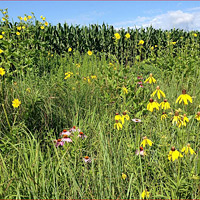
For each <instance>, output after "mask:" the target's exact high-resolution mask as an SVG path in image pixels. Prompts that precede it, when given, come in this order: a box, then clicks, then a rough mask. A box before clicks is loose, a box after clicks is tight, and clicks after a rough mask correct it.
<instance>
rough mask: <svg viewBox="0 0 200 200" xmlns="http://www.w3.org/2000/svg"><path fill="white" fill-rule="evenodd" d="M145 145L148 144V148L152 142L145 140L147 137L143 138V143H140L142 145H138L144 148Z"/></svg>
mask: <svg viewBox="0 0 200 200" xmlns="http://www.w3.org/2000/svg"><path fill="white" fill-rule="evenodd" d="M147 144H148V145H149V146H152V144H153V142H152V141H151V140H149V139H147V137H146V136H145V137H143V141H142V143H141V144H140V146H142V145H143V147H145V146H146V145H147Z"/></svg>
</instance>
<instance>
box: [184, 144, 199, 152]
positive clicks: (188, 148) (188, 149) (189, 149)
mask: <svg viewBox="0 0 200 200" xmlns="http://www.w3.org/2000/svg"><path fill="white" fill-rule="evenodd" d="M181 152H185V154H188V152H190V153H191V154H196V153H195V151H194V150H193V149H192V148H191V147H190V144H187V146H186V147H183V148H182V150H181Z"/></svg>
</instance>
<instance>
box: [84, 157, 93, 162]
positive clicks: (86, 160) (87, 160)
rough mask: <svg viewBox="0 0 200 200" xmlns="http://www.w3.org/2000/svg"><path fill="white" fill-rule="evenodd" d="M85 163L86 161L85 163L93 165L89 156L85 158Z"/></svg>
mask: <svg viewBox="0 0 200 200" xmlns="http://www.w3.org/2000/svg"><path fill="white" fill-rule="evenodd" d="M83 161H84V162H85V163H91V162H92V160H91V159H90V158H89V157H88V156H85V157H84V158H83Z"/></svg>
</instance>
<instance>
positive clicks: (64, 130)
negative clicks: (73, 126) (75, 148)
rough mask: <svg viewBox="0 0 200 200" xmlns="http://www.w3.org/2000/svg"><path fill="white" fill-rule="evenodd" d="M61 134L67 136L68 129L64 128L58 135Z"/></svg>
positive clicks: (68, 133)
mask: <svg viewBox="0 0 200 200" xmlns="http://www.w3.org/2000/svg"><path fill="white" fill-rule="evenodd" d="M61 135H68V136H70V135H71V133H70V132H69V131H67V130H66V129H63V131H62V132H61V133H60V136H61Z"/></svg>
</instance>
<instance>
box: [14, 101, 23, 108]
mask: <svg viewBox="0 0 200 200" xmlns="http://www.w3.org/2000/svg"><path fill="white" fill-rule="evenodd" d="M20 104H21V101H19V99H14V100H13V101H12V106H13V107H14V108H18V107H19V106H20Z"/></svg>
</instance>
